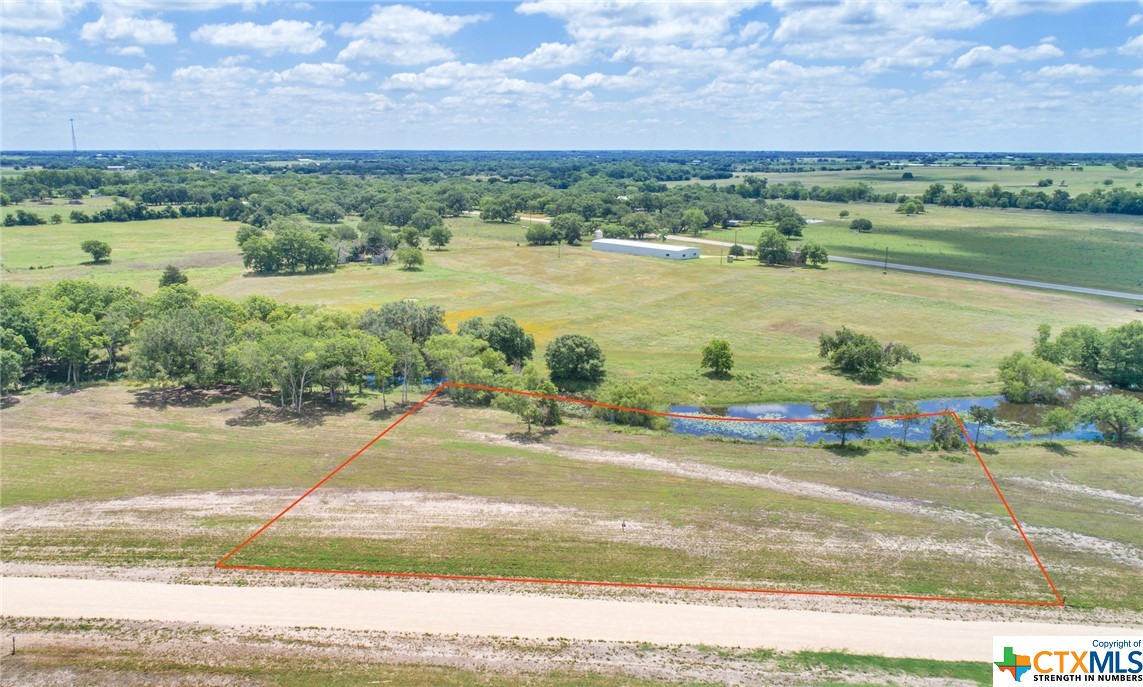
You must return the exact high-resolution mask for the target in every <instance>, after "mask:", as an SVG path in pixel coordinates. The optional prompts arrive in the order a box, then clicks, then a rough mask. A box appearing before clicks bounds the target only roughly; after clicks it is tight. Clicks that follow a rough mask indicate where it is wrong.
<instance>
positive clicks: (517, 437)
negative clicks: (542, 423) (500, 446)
mask: <svg viewBox="0 0 1143 687" xmlns="http://www.w3.org/2000/svg"><path fill="white" fill-rule="evenodd" d="M557 433H558V430H557V429H556V428H555V427H545V428H543V429H540V430H536V431H532V432H509V433H508V434H506V435H505V436H506V437H507V438H508V441H512V442H515V443H517V444H542V443H544V442H545V441H547V440H548V439H550V438H552V437H554V436H555V435H556V434H557Z"/></svg>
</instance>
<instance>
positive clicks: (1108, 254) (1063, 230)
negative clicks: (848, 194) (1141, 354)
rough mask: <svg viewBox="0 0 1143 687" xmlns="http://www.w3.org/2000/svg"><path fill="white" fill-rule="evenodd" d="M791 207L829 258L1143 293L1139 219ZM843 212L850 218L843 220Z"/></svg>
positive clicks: (753, 239)
mask: <svg viewBox="0 0 1143 687" xmlns="http://www.w3.org/2000/svg"><path fill="white" fill-rule="evenodd" d="M789 204H790V205H792V206H793V207H795V208H797V209H798V211H799V212H801V213H802V214H803V215H804V216H805V217H807V218H814V219H821V220H825V221H823V222H821V223H815V224H810V225H808V226H806V227H805V229H804V234H805V236H804V239H805V240H813V241H817V242H819V243H821V244H822V245H824V246H825V247H826V249H827V250H828V251H829V252H830V254H831V255H840V256H845V257H851V258H865V259H867V260H878V261H880V260H883V259H884V258H885V249H886V248H888V249H889V262H896V263H901V264H905V265H916V266H918V267H933V268H937V269H945V270H955V271H960V272H972V273H977V274H986V275H992V276H999V277H1013V278H1017V279H1027V280H1030V281H1041V282H1048V283H1052V284H1067V285H1071V286H1085V287H1089V288H1097V289H1108V290H1113V291H1122V292H1126V293H1134V294H1139V293H1141V292H1143V273H1141V271H1140V269H1139V265H1140V263H1141V262H1143V218H1140V217H1134V216H1129V215H1107V214H1100V215H1089V214H1080V213H1060V212H1048V211H1044V210H1012V209H1007V210H1003V209H997V208H948V207H940V206H935V205H934V206H926V211H925V212H924V213H923V214H918V215H903V214H901V213H898V212H895V210H896V207H897V206H896V205H893V204H887V203H848V204H838V203H822V202H814V201H789ZM842 211H845V212H848V213H849V216H848V217H839V216H838V214H839V213H840V212H842ZM859 217H860V218H865V219H868V220H870V221H872V222H873V231H872V232H869V233H859V232H854V231H851V230H850V229H849V223H850V222H851V221H853V220H854V219H857V218H859ZM768 227H769V225H766V226H765V227H763V226H760V225H749V226H746V227H742V228H740V229H739V230H738V232H737V239H738V241H739V242H740V243H742V244H743V245H746V246H753V245H754V244H756V243H757V241H758V235H759V234H760V233H761V230H762V229H763V228H768ZM707 236H708V237H709V238H713V239H716V240H721V241H733V240H734V239H735V236H736V233H735V231H734V230H725V231H713V232H708V234H707ZM793 245H794V246H797V245H798V242H797V241H794V242H793ZM866 269H869V268H866ZM878 274H880V273H879V272H878Z"/></svg>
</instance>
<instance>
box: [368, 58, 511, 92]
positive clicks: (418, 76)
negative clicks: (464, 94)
mask: <svg viewBox="0 0 1143 687" xmlns="http://www.w3.org/2000/svg"><path fill="white" fill-rule="evenodd" d="M497 76H500V73H499V72H498V71H497V70H496V69H495V68H494V67H491V66H489V65H478V64H465V63H463V62H445V63H444V64H438V65H433V66H432V67H429V68H428V69H425V70H424V71H422V72H419V73H412V72H400V73H397V74H393V75H392V76H390V77H389V78H388V79H386V80H385V82H384V83H382V84H381V87H382V88H385V89H390V90H407V91H424V90H438V89H442V88H451V87H452V86H453V85H455V84H457V83H460V82H463V81H473V80H477V79H487V78H495V77H497Z"/></svg>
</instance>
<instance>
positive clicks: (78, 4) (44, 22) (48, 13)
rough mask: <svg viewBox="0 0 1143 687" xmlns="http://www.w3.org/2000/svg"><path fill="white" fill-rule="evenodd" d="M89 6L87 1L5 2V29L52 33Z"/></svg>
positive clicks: (24, 0) (44, 0)
mask: <svg viewBox="0 0 1143 687" xmlns="http://www.w3.org/2000/svg"><path fill="white" fill-rule="evenodd" d="M85 4H87V3H86V2H85V0H4V4H3V6H2V7H3V15H4V29H6V30H8V31H50V30H52V29H58V28H60V27H61V26H63V25H64V23H66V22H67V20H68V19H69V18H71V15H73V14H75V13H76V12H78V11H79V10H80V9H82V8H83V6H84V5H85Z"/></svg>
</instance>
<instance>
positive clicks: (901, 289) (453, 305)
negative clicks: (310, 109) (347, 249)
mask: <svg viewBox="0 0 1143 687" xmlns="http://www.w3.org/2000/svg"><path fill="white" fill-rule="evenodd" d="M811 216H812V213H811ZM450 224H451V225H452V227H453V230H454V233H455V237H454V239H453V242H452V244H450V246H449V249H448V250H445V251H432V250H430V251H427V252H426V266H425V269H424V270H422V271H419V272H406V271H403V270H400V269H397V268H395V267H392V266H390V267H383V266H373V265H365V264H353V265H347V266H343V267H341V268H339V269H338V270H337V271H336V272H335V273H326V274H316V275H301V274H299V275H283V276H270V277H259V276H253V275H245V274H244V273H243V268H242V265H241V261H240V256H239V254H238V251H237V248H236V247H235V246H234V242H233V233H234V230H235V229H237V225H236V224H234V223H227V222H223V221H221V220H218V219H213V218H207V219H180V220H164V221H155V222H129V223H122V224H100V225H90V224H89V225H70V224H66V223H65V224H62V225H58V226H51V225H45V226H39V227H10V228H5V229H3V232H2V234H0V237H2V239H3V243H2V248H3V253H2V256H0V257H2V264H3V269H4V272H3V279H4V281H5V282H6V283H9V284H16V285H34V284H44V283H48V282H51V281H55V280H58V279H63V278H92V279H96V280H98V281H100V282H103V283H108V284H124V285H128V286H132V287H135V288H137V289H139V290H141V291H143V292H144V293H152V292H154V290H155V289H156V288H157V287H158V279H159V275H160V274H161V272H162V270H163V267H164V266H166V265H167V264H175V265H176V266H179V267H180V268H183V269H184V270H185V271H186V273H187V274H188V276H189V277H190V283H191V285H192V286H195V287H197V288H199V289H201V290H203V291H206V292H210V293H218V294H221V295H224V296H228V297H232V298H242V297H244V296H247V295H250V294H255V293H258V294H265V295H268V296H271V297H274V298H277V299H280V300H284V301H287V302H291V303H319V304H325V305H331V306H338V307H345V308H349V309H352V310H356V311H361V310H364V309H365V308H368V307H375V306H378V305H380V304H381V303H384V302H387V301H392V300H398V299H402V298H417V299H420V300H422V301H423V302H426V303H433V304H438V305H441V306H442V307H444V308H445V309H446V311H447V312H448V321H449V323H450V324H451V325H453V326H455V325H456V324H457V323H458V322H459V321H460V320H462V319H464V318H467V317H472V316H477V315H481V316H493V315H497V314H506V315H509V316H511V317H514V318H516V319H517V320H518V321H520V322H521V323H522V324H523V325H524V327H525V328H526V329H527V330H528V331H529V332H531V333H532V334H534V335H535V337H536V341H537V346H538V349H539V350H542V349H543V347H544V346H545V345H546V344H547V343H548V342H549V341H551V340H552V339H553V338H554V337H556V336H558V335H561V334H566V333H580V334H586V335H588V336H591V337H593V338H595V339H596V340H598V341H599V343H600V345H601V346H602V348H603V350H604V352H605V353H606V355H607V357H608V367H609V369H610V370H611V375H612V377H613V378H618V379H624V378H635V377H638V378H640V379H643V380H646V381H648V382H650V383H651V384H652V385H653V386H655V387H656V388H657V389H659V390H660V391H661V393H662V400H663V401H664V402H675V403H677V402H691V403H706V404H711V405H723V404H728V403H734V402H752V401H766V400H773V401H791V400H793V401H805V400H814V399H823V398H835V397H838V396H850V397H862V398H892V397H898V396H904V397H909V398H915V399H926V398H940V397H957V396H976V395H985V394H990V393H994V392H996V391H997V389H998V384H997V382H996V379H995V368H996V364H997V363H998V361H999V360H1000V358H1002V357H1003V356H1005V355H1007V354H1008V353H1010V352H1012V351H1013V350H1018V349H1026V348H1027V346H1028V345H1029V344H1028V342H1029V340H1030V338H1031V336H1032V334H1033V333H1034V332H1035V329H1036V326H1037V324H1039V323H1041V322H1048V323H1050V324H1052V325H1053V326H1054V327H1056V328H1057V329H1058V328H1060V327H1063V326H1068V325H1072V324H1079V323H1084V324H1092V325H1096V326H1099V327H1105V326H1110V325H1119V324H1122V323H1124V322H1127V321H1130V320H1131V319H1133V318H1136V317H1138V316H1137V315H1136V314H1135V313H1134V312H1133V310H1132V308H1131V307H1130V306H1128V305H1125V304H1123V303H1120V302H1113V301H1100V300H1094V299H1090V298H1085V297H1079V296H1068V295H1062V294H1058V293H1044V292H1037V291H1031V290H1022V289H1016V288H1009V287H1004V286H1000V285H993V284H985V283H980V282H971V281H964V280H956V279H945V278H939V277H931V276H922V275H910V274H900V273H890V274H888V275H882V274H881V272H880V271H879V270H875V269H870V268H866V267H859V266H853V265H842V264H833V265H830V266H829V268H828V269H823V270H815V269H771V268H764V267H759V266H758V265H757V264H755V263H752V262H744V263H737V264H734V265H725V264H720V263H719V261H718V260H712V259H702V260H695V261H688V262H685V263H679V262H672V261H665V260H653V259H649V258H637V257H632V256H624V255H616V254H600V253H598V252H592V251H591V250H590V248H589V247H587V246H580V247H567V246H564V247H563V248H561V249H557V248H556V247H554V246H549V247H529V246H526V245H517V244H518V243H522V238H523V236H522V234H523V231H524V229H523V228H522V227H520V226H518V225H511V224H509V225H500V224H486V223H483V222H480V221H479V220H476V219H471V218H463V219H456V220H450ZM822 226H823V225H814V226H813V227H811V228H810V229H809V230H808V231H807V233H808V234H812V232H813V231H816V230H818V229H817V228H818V227H822ZM823 231H825V229H823ZM840 233H841V234H843V235H844V234H845V232H844V231H840ZM48 237H50V239H51V240H47V238H48ZM86 237H98V238H100V239H102V240H105V241H107V242H109V243H110V244H111V245H112V247H113V251H114V252H113V253H112V255H111V258H112V259H111V262H110V263H109V264H104V265H85V264H82V263H83V262H84V261H85V260H86V259H87V256H86V255H85V254H83V253H82V252H81V251H80V250H79V243H80V242H81V241H82V240H83V239H84V238H86ZM862 238H864V237H862ZM876 238H877V234H876V232H875V235H874V239H876ZM1128 241H1130V237H1129V238H1128ZM1121 252H1123V251H1121ZM38 265H44V266H48V265H54V267H51V268H49V269H42V270H41V269H31V270H30V269H28V267H29V266H38ZM842 325H849V326H853V327H857V328H858V329H860V330H861V331H865V332H868V333H870V334H872V335H874V336H876V337H877V338H878V339H880V340H882V341H898V342H903V343H906V344H908V345H909V346H910V347H912V348H913V349H914V350H915V351H917V352H918V353H919V354H920V355H921V357H922V359H923V363H922V364H920V365H910V366H907V367H906V368H905V370H904V374H903V376H901V377H900V378H893V379H887V380H886V381H884V382H883V383H881V384H879V385H874V386H862V385H857V384H855V383H853V382H851V381H849V380H845V379H842V378H840V377H837V376H836V375H832V374H830V373H829V372H828V371H826V370H825V369H824V368H823V365H822V361H821V359H820V358H818V357H817V348H818V347H817V337H818V335H819V334H820V333H822V332H832V331H833V330H835V329H837V328H839V327H841V326H842ZM712 336H721V337H723V338H725V339H727V340H728V341H729V342H730V344H731V347H732V349H733V351H734V355H735V369H734V375H733V377H732V378H731V379H729V380H720V379H712V378H710V377H707V376H704V375H703V374H701V370H699V358H700V356H699V351H700V349H701V347H702V346H703V345H704V344H705V343H706V342H707V341H708V340H709V339H710V338H711V337H712Z"/></svg>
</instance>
